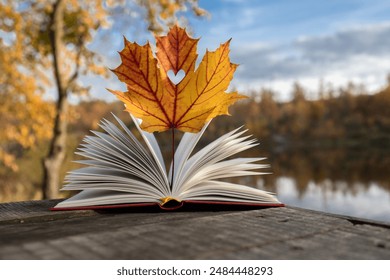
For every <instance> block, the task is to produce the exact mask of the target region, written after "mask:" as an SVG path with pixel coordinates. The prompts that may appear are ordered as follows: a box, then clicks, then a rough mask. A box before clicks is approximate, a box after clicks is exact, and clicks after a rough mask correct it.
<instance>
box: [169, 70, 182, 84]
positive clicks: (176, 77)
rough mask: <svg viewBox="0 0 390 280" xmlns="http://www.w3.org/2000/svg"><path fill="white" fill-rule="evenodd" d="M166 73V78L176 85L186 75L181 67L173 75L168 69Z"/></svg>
mask: <svg viewBox="0 0 390 280" xmlns="http://www.w3.org/2000/svg"><path fill="white" fill-rule="evenodd" d="M167 75H168V78H169V80H170V81H171V82H172V83H173V84H174V85H177V84H178V83H180V82H181V81H182V80H183V79H184V76H185V75H186V73H184V71H183V69H181V70H180V71H179V72H177V74H176V75H175V74H174V73H173V70H172V69H171V70H169V71H168V72H167Z"/></svg>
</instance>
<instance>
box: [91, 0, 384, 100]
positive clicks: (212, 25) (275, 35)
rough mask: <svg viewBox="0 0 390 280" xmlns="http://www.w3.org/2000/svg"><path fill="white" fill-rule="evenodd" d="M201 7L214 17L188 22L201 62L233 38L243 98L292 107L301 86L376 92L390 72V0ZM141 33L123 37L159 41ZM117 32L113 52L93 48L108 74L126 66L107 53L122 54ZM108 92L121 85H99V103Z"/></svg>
mask: <svg viewBox="0 0 390 280" xmlns="http://www.w3.org/2000/svg"><path fill="white" fill-rule="evenodd" d="M199 4H200V6H201V7H202V8H204V9H206V10H207V11H208V12H209V13H210V17H209V18H208V19H199V18H195V17H193V16H190V19H189V22H190V24H191V29H192V30H193V34H194V36H195V37H201V40H200V43H199V48H198V51H199V53H200V56H202V55H203V53H204V51H205V49H206V48H208V49H210V50H213V49H215V48H217V47H218V45H219V44H220V43H222V42H225V41H226V40H228V39H230V38H232V44H231V60H232V62H234V63H238V64H240V67H239V68H238V70H237V72H236V74H235V77H234V79H233V82H232V84H233V86H235V87H237V88H238V89H239V90H241V91H246V90H252V89H253V90H257V89H260V88H261V87H265V88H270V89H273V90H275V91H276V92H277V97H278V98H279V99H281V100H288V99H289V97H290V94H289V93H290V91H291V88H292V84H293V82H294V81H299V82H300V83H301V84H302V85H303V86H304V87H306V88H307V89H308V90H309V91H312V92H314V91H316V89H317V88H318V86H319V82H320V80H322V81H323V82H324V84H325V85H326V84H327V83H332V84H333V85H334V86H335V87H340V86H346V85H347V83H348V81H353V82H355V83H357V84H361V83H362V84H365V85H366V87H367V88H368V89H369V90H371V91H375V90H377V89H380V88H381V87H383V86H384V85H385V83H386V77H387V74H389V73H390V1H383V0H382V1H379V0H370V1H362V0H327V1H313V0H311V1H309V0H295V1H292V0H289V1H288V0H273V1H255V0H214V1H210V0H209V1H207V0H200V1H199ZM130 26H131V25H130ZM140 30H142V26H141V27H134V26H133V27H132V28H127V29H126V30H123V29H122V30H121V31H119V30H117V31H118V32H122V33H123V34H124V35H125V36H126V37H127V38H128V39H129V40H131V41H137V42H140V43H144V42H145V41H146V40H147V39H149V40H151V42H153V41H154V40H153V39H152V37H151V36H150V35H148V34H147V32H146V31H145V32H143V31H140ZM144 30H145V29H144ZM116 33H117V32H114V33H111V36H117V37H118V38H119V39H118V40H111V42H113V44H112V45H110V46H108V45H107V44H106V42H107V41H106V40H104V42H105V44H102V38H101V36H100V35H101V34H98V35H99V36H100V37H99V36H97V37H96V41H95V42H94V44H92V45H91V48H92V49H94V50H96V51H98V52H100V53H102V54H103V55H104V56H105V63H106V64H107V66H108V67H115V66H116V65H118V64H119V57H118V55H117V54H116V53H115V52H109V51H108V50H109V49H113V48H114V49H115V48H117V50H120V49H121V48H122V45H121V44H122V42H121V40H122V37H121V36H120V35H119V34H116ZM115 42H116V43H115ZM108 47H109V48H108ZM88 80H89V79H88ZM88 80H86V83H88ZM102 86H103V87H110V88H116V89H120V88H121V86H120V85H119V83H118V82H117V81H116V79H111V80H110V81H104V82H103V81H101V80H100V81H97V80H96V81H95V82H94V85H93V86H92V96H93V97H97V98H105V99H107V98H108V100H112V99H111V97H110V96H109V93H107V92H106V91H105V90H103V89H102V88H98V87H102ZM309 97H310V93H309ZM313 97H314V96H313Z"/></svg>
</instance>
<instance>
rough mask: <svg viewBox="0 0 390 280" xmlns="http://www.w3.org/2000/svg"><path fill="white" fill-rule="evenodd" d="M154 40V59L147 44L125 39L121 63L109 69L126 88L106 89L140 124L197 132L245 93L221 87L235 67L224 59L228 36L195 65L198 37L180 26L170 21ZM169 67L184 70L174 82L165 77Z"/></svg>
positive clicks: (149, 128) (158, 129)
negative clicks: (164, 30) (161, 34)
mask: <svg viewBox="0 0 390 280" xmlns="http://www.w3.org/2000/svg"><path fill="white" fill-rule="evenodd" d="M156 40H157V46H156V47H157V59H156V58H154V56H153V53H152V50H151V47H150V45H149V44H145V45H144V46H140V45H138V44H136V43H131V42H129V41H127V40H125V47H124V49H123V50H122V51H121V52H120V56H121V59H122V64H121V65H119V66H118V67H117V68H116V69H115V70H113V71H114V73H115V74H116V75H117V76H118V78H119V80H121V81H122V82H124V83H126V85H127V89H128V91H127V92H120V91H114V90H111V92H112V93H114V94H115V95H116V96H117V97H118V98H119V99H120V100H121V101H123V102H124V103H125V105H126V110H127V111H129V112H130V113H132V114H133V115H134V116H135V117H137V118H141V119H142V120H143V121H142V125H141V128H142V129H144V130H146V131H149V132H154V131H164V130H167V129H170V128H176V129H179V130H182V131H186V132H197V131H199V130H200V129H201V128H202V127H203V126H204V124H205V123H206V122H207V121H209V120H210V119H212V118H214V117H216V116H218V115H222V114H228V107H229V106H230V105H231V104H233V103H235V102H236V101H237V100H239V99H242V98H245V97H244V96H242V95H239V94H237V93H236V92H233V93H226V92H225V91H226V90H227V88H228V86H229V84H230V81H231V79H232V78H233V73H234V71H235V70H236V68H237V65H236V64H233V63H231V62H230V59H229V41H228V42H226V43H224V44H221V46H220V47H219V48H218V49H217V50H216V51H214V52H209V51H207V52H206V54H205V56H204V57H203V59H202V61H201V63H200V65H199V67H198V68H197V69H196V70H195V62H196V58H197V54H196V46H197V43H198V40H196V39H192V38H190V37H189V36H188V35H187V33H186V32H185V30H184V29H182V28H179V27H177V26H174V27H173V28H171V30H170V31H169V33H168V35H167V36H162V37H156ZM169 70H172V71H173V73H174V74H177V73H178V72H179V71H180V70H182V71H184V72H185V76H184V78H183V79H182V81H180V82H179V83H178V84H177V85H176V84H174V83H173V82H172V81H171V80H170V79H169V78H168V71H169Z"/></svg>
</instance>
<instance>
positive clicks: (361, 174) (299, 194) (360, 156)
mask: <svg viewBox="0 0 390 280" xmlns="http://www.w3.org/2000/svg"><path fill="white" fill-rule="evenodd" d="M269 161H270V162H271V166H272V168H271V169H272V172H273V174H272V175H267V176H264V177H259V178H257V179H256V180H257V181H256V182H253V181H252V182H247V183H248V184H252V185H257V186H258V187H259V188H263V189H267V190H271V191H274V192H276V193H277V194H278V198H279V199H280V200H281V201H282V202H284V203H286V204H288V205H293V206H298V207H303V208H309V209H314V210H320V211H325V212H331V213H336V214H343V215H350V216H356V217H361V218H368V219H374V220H379V221H386V222H390V172H389V171H390V170H389V166H390V152H389V151H381V150H367V149H366V150H359V149H350V150H345V149H344V150H343V149H336V150H334V149H329V150H321V151H307V150H300V151H283V152H279V153H273V154H270V155H269Z"/></svg>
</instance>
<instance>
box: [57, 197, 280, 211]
mask: <svg viewBox="0 0 390 280" xmlns="http://www.w3.org/2000/svg"><path fill="white" fill-rule="evenodd" d="M284 206H285V205H284V204H283V203H247V202H234V201H206V200H183V201H181V202H178V201H174V202H172V203H171V202H168V203H165V204H164V205H160V204H159V203H154V202H149V203H127V204H110V205H91V206H79V207H56V208H54V207H53V208H50V210H51V211H72V210H120V209H122V210H124V209H129V210H130V209H132V208H145V210H153V209H154V210H164V211H174V210H248V209H259V208H267V207H284Z"/></svg>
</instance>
